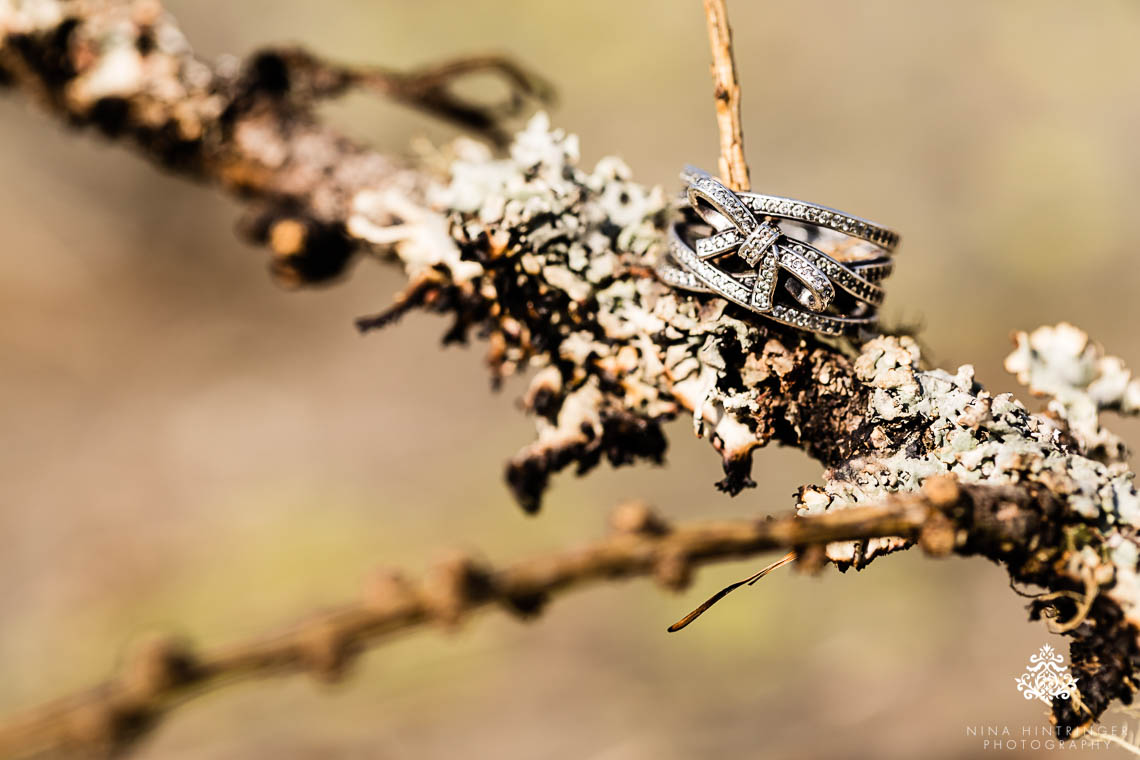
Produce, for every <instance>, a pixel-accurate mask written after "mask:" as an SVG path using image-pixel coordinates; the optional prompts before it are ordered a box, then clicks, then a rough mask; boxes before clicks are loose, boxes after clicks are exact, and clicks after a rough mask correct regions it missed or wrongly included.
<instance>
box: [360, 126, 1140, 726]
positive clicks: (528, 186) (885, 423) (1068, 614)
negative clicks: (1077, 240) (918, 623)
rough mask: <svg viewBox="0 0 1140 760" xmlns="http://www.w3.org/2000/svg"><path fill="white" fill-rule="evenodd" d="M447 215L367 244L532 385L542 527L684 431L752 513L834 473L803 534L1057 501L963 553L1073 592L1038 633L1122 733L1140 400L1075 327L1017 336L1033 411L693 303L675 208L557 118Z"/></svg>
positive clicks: (803, 506) (441, 212)
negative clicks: (1029, 497)
mask: <svg viewBox="0 0 1140 760" xmlns="http://www.w3.org/2000/svg"><path fill="white" fill-rule="evenodd" d="M428 197H429V198H430V199H431V204H430V206H431V207H430V209H429V208H426V207H425V208H422V209H419V210H416V209H404V210H402V211H399V210H394V209H398V208H399V203H400V201H398V200H396V199H394V198H387V199H385V198H384V197H383V196H381V195H379V194H374V195H365V196H363V197H358V198H357V202H356V203H355V204H354V207H355V208H356V209H357V212H358V213H357V217H354V220H353V222H352V223H351V224H350V226H349V229H350V231H352V232H354V233H355V234H359V235H361V236H363V237H364V238H366V239H367V240H369V241H371V242H373V243H376V244H380V245H384V246H388V247H394V250H395V252H396V254H397V256H398V257H399V258H400V259H401V261H402V262H403V264H404V266H405V268H406V269H407V271H408V273H409V276H410V277H411V278H412V280H413V289H414V291H413V290H410V291H409V294H408V296H407V300H409V301H410V300H413V295H414V299H415V300H416V301H417V303H419V304H420V305H423V306H425V307H427V308H431V309H434V310H436V311H440V312H445V313H448V314H450V315H452V316H453V317H454V319H455V326H454V327H453V328H452V330H451V331H449V333H448V338H449V339H463V338H465V337H466V336H467V335H468V334H469V333H472V332H478V333H479V334H480V335H482V336H483V337H485V338H486V339H487V340H488V343H489V345H490V353H489V363H490V365H491V368H492V371H493V374H494V377H495V378H496V380H498V379H501V378H503V377H505V376H507V375H510V374H513V373H516V372H520V371H523V370H527V371H529V372H531V381H530V386H529V388H528V389H527V390H526V392H525V393H524V394H523V405H524V407H525V409H526V410H527V411H529V412H530V413H532V414H533V415H534V416H535V419H536V423H537V427H538V436H537V439H536V440H535V441H534V442H533V443H532V444H530V445H529V446H527V447H525V448H524V449H523V450H522V451H520V452H519V453H518V454H517V455H516V456H515V457H514V458H513V459H512V460H511V462H510V465H509V467H508V479H509V481H510V483H511V486H512V488H513V490H514V492H515V494H516V496H517V498H518V499H519V501H520V503H522V504H523V506H525V507H527V508H528V509H536V508H537V507H538V504H539V501H540V498H541V495H542V493H543V491H544V489H545V488H546V486H547V484H548V480H549V478H550V475H551V474H552V473H554V472H557V471H559V470H562V469H564V468H566V467H570V466H573V467H576V468H577V470H578V471H579V472H583V471H586V470H588V469H590V468H592V467H593V466H595V465H596V464H597V463H598V462H599V461H601V459H602V458H603V457H605V458H607V459H608V460H609V461H611V462H612V463H614V464H624V463H629V462H632V461H635V460H637V459H649V460H654V461H656V460H660V459H661V457H662V456H663V454H664V449H665V439H664V435H663V433H662V431H661V424H662V423H663V422H664V421H666V420H668V419H671V418H673V417H675V416H678V415H681V414H689V415H691V418H692V420H693V426H694V431H695V432H696V434H697V435H699V436H703V437H706V438H707V439H708V440H709V441H710V442H711V443H712V444H713V446H714V447H715V448H716V450H717V451H718V452H719V453H720V455H721V456H722V458H723V461H724V467H725V478H724V480H722V481H721V482H720V483H719V485H720V487H721V488H723V489H725V490H727V491H729V492H731V493H738V492H739V491H740V490H741V489H743V488H745V487H747V486H748V485H750V484H751V479H750V477H749V475H750V469H751V456H752V454H753V452H754V451H755V450H756V449H757V448H759V447H762V446H764V445H765V444H767V443H768V442H770V441H778V442H780V443H784V444H789V445H794V446H798V447H801V448H803V449H804V450H806V451H807V452H808V453H810V454H811V455H812V456H814V457H816V458H817V459H818V460H819V461H820V462H822V463H823V464H824V465H825V466H826V467H827V469H826V471H825V472H824V476H823V478H822V482H821V483H820V484H817V485H810V486H806V487H804V488H803V489H802V490H801V495H800V500H799V505H798V506H799V509H800V510H801V511H802V512H804V513H810V512H817V511H821V510H826V509H840V508H843V507H845V506H847V505H850V504H854V503H860V502H871V501H878V500H880V499H881V498H882V497H883V495H884V494H886V493H889V492H892V491H898V490H911V489H916V488H919V487H920V486H921V485H922V483H923V482H924V481H926V480H927V479H929V478H930V477H931V476H934V475H942V474H945V473H950V474H953V475H954V476H956V477H957V478H958V479H959V480H961V481H964V482H969V483H991V484H997V483H1000V484H1015V485H1017V484H1020V485H1027V486H1031V487H1033V488H1040V489H1044V490H1045V492H1047V493H1049V494H1051V495H1052V496H1053V497H1055V499H1056V500H1055V501H1054V502H1052V503H1054V504H1056V503H1063V504H1064V505H1065V507H1064V511H1063V513H1060V514H1050V515H1046V516H1045V517H1046V518H1048V520H1051V521H1052V522H1048V523H1045V522H1043V523H1041V524H1040V525H1036V526H1021V528H1020V529H1019V530H1014V531H1012V534H1014V535H1019V536H1022V537H1023V538H1024V541H1025V543H1026V545H1020V544H1017V543H1016V542H1015V543H1012V544H1008V545H1006V544H1007V543H1008V542H1004V543H1003V542H998V544H997V545H989V544H979V545H977V546H970V545H959V546H958V547H957V549H956V550H957V551H959V552H962V553H982V554H985V555H986V556H989V557H990V558H991V559H994V560H995V561H999V562H1002V563H1004V564H1006V565H1007V566H1008V567H1009V570H1010V574H1011V577H1012V578H1014V579H1015V580H1017V581H1019V582H1022V583H1025V584H1032V585H1038V586H1044V587H1046V588H1047V589H1049V590H1050V591H1063V592H1064V594H1062V595H1061V596H1059V597H1049V599H1050V600H1051V601H1048V602H1044V601H1042V602H1034V605H1033V611H1034V614H1041V613H1042V612H1043V611H1045V610H1053V611H1055V612H1056V615H1057V617H1056V619H1057V621H1058V622H1057V623H1056V625H1057V626H1058V628H1059V629H1061V630H1065V632H1067V633H1068V634H1069V635H1071V636H1073V637H1074V645H1073V650H1072V651H1073V666H1074V668H1075V669H1076V670H1077V671H1078V675H1079V676H1080V677H1083V678H1084V680H1083V681H1082V682H1081V683H1082V692H1081V698H1082V699H1083V700H1084V701H1083V702H1081V703H1080V704H1083V705H1084V706H1085V707H1086V708H1087V709H1088V710H1091V711H1092V713H1094V714H1099V712H1100V711H1102V710H1103V709H1104V707H1105V706H1106V705H1107V704H1108V702H1109V701H1110V700H1111V699H1114V698H1128V697H1130V695H1131V681H1130V680H1129V678H1128V674H1130V673H1132V672H1133V671H1134V670H1135V667H1136V665H1137V664H1138V663H1140V654H1138V653H1137V647H1136V627H1137V625H1140V609H1138V602H1140V597H1138V593H1140V577H1138V575H1137V568H1136V564H1137V557H1138V555H1140V552H1138V544H1137V539H1136V528H1137V526H1138V525H1140V497H1138V495H1137V491H1136V489H1135V487H1134V485H1133V482H1132V473H1131V472H1130V471H1129V470H1128V469H1127V467H1126V466H1125V464H1124V463H1123V462H1124V457H1125V455H1126V452H1125V449H1124V447H1123V444H1122V443H1121V442H1120V441H1119V439H1117V438H1116V437H1115V436H1113V435H1112V434H1111V433H1109V432H1108V431H1107V430H1105V429H1104V427H1103V426H1102V424H1101V422H1100V419H1099V413H1100V412H1101V411H1104V410H1108V409H1115V410H1119V411H1122V412H1132V411H1135V410H1136V408H1137V407H1138V405H1140V404H1138V401H1140V383H1138V381H1136V380H1135V379H1133V378H1132V376H1131V374H1130V373H1129V372H1128V371H1127V370H1126V369H1125V368H1124V365H1123V363H1122V362H1120V361H1119V360H1118V359H1115V358H1113V357H1107V356H1104V355H1103V353H1102V352H1101V351H1100V349H1099V348H1097V347H1096V346H1095V345H1093V344H1092V343H1091V342H1090V341H1088V339H1087V337H1086V336H1084V335H1083V333H1079V331H1076V330H1075V328H1071V327H1069V326H1064V325H1063V326H1059V327H1057V328H1043V329H1042V330H1039V331H1037V332H1035V333H1033V334H1032V335H1028V336H1027V335H1018V336H1017V342H1018V348H1017V351H1015V352H1014V354H1013V355H1012V356H1011V357H1010V359H1009V361H1008V366H1009V368H1010V369H1011V371H1013V372H1015V373H1017V374H1018V376H1019V377H1020V378H1021V379H1022V381H1023V382H1026V383H1028V384H1029V385H1030V389H1031V391H1032V392H1034V393H1036V394H1039V395H1047V396H1049V402H1048V408H1047V409H1046V410H1045V411H1044V412H1043V413H1032V412H1030V411H1029V410H1028V409H1026V407H1025V406H1023V405H1022V404H1021V403H1020V402H1019V401H1018V400H1016V399H1015V398H1013V397H1012V396H1011V395H1010V394H1008V393H1005V394H998V395H993V394H991V393H989V392H988V391H986V390H985V389H983V388H982V387H980V386H979V385H978V383H977V382H976V381H975V379H974V372H973V369H972V368H971V367H970V366H969V365H965V366H963V367H960V368H959V369H958V370H957V371H956V372H953V373H951V372H947V371H944V370H940V369H933V370H926V369H921V365H922V357H921V352H920V349H919V347H918V344H917V343H916V342H915V341H913V340H911V339H910V338H907V337H891V336H883V337H878V338H875V339H873V340H870V341H869V342H867V343H866V344H865V345H863V346H846V347H844V346H840V345H835V344H826V343H823V342H820V341H818V340H816V339H815V338H813V337H811V336H808V335H805V334H802V333H797V332H794V331H792V330H789V329H784V328H780V327H777V326H774V325H770V324H767V323H765V322H763V321H762V320H756V319H753V318H751V317H749V316H748V315H747V314H745V313H743V312H742V311H741V310H739V309H737V308H735V307H733V306H731V305H729V304H727V303H726V302H725V301H723V300H721V299H718V298H714V297H694V296H692V295H689V294H684V293H678V292H674V291H672V290H670V289H669V288H667V287H665V286H664V285H662V284H661V283H659V282H658V281H657V280H656V279H654V277H653V275H652V269H653V264H654V260H655V257H656V256H657V255H659V247H660V241H661V237H662V230H663V228H664V225H665V223H666V220H667V209H666V201H665V197H664V194H663V193H662V192H661V191H660V190H658V189H652V190H650V189H646V188H643V187H642V186H640V185H638V184H636V183H634V182H633V181H632V180H631V176H630V172H629V170H628V169H627V168H626V167H625V165H624V164H622V163H621V162H619V161H616V160H614V159H606V160H603V161H601V162H599V163H598V164H597V165H596V166H595V167H594V168H593V169H586V168H584V167H582V166H581V165H580V161H579V155H578V146H577V141H576V140H575V139H574V138H573V137H572V136H569V135H566V134H564V133H562V132H561V131H558V130H551V129H550V127H549V124H548V123H547V121H546V120H545V118H544V117H538V118H536V119H535V120H534V121H532V122H531V124H530V126H529V127H528V128H527V130H526V131H524V132H523V133H522V134H521V135H520V136H519V139H518V141H517V142H516V144H515V145H514V147H513V148H512V150H511V152H510V155H509V156H507V157H505V158H495V157H494V156H492V155H491V154H490V153H489V152H488V151H487V150H486V149H484V148H482V147H480V146H476V145H474V144H471V143H463V144H460V145H459V146H457V147H456V148H455V149H454V156H453V160H452V161H451V163H450V169H449V171H448V172H447V173H446V178H445V179H444V180H442V181H440V182H439V183H438V184H437V185H436V186H435V187H433V188H431V189H429V191H428ZM405 202H406V201H405ZM433 214H437V216H436V217H435V218H433V217H432V215H433ZM393 215H394V216H398V217H399V218H400V219H401V220H402V223H401V224H399V225H393V224H392V223H391V221H390V217H391V216H393ZM373 216H378V218H379V221H377V222H370V221H369V219H370V217H373ZM440 220H446V221H445V222H442V221H440ZM444 231H446V232H444ZM444 234H446V238H447V239H446V240H442V239H441V236H443V235H444ZM425 283H426V286H427V287H426V288H425V287H424V286H425ZM997 519H1000V510H999V512H998V518H997ZM1031 528H1032V530H1031ZM1034 530H1038V531H1040V532H1038V533H1033V531H1034ZM965 535H966V532H965V531H963V532H961V533H960V534H959V539H960V540H966V539H965V538H962V536H965ZM900 548H905V543H904V542H903V541H902V540H900V539H890V538H886V539H874V540H871V541H865V542H859V543H844V544H833V545H831V546H830V547H829V548H828V556H829V557H830V558H831V559H832V560H833V561H834V562H836V563H837V564H838V565H839V566H840V567H848V566H855V567H862V566H864V565H865V564H866V563H867V562H869V561H870V560H871V559H873V558H875V557H876V556H880V555H882V554H884V553H886V552H889V551H893V550H897V549H900ZM1078 599H1079V600H1081V601H1080V602H1079V603H1078V602H1077V601H1076V600H1078ZM1066 710H1068V712H1066ZM1078 712H1079V711H1077V712H1074V711H1073V708H1072V706H1071V705H1068V706H1066V707H1064V708H1062V707H1058V711H1057V719H1058V721H1060V722H1062V723H1064V724H1065V725H1067V726H1084V725H1087V724H1088V722H1089V718H1088V715H1089V714H1088V713H1084V712H1079V714H1078Z"/></svg>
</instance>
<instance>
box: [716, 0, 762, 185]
mask: <svg viewBox="0 0 1140 760" xmlns="http://www.w3.org/2000/svg"><path fill="white" fill-rule="evenodd" d="M704 3H705V18H706V19H707V21H708V27H709V46H710V47H711V48H712V57H713V62H712V77H713V84H714V86H715V90H714V92H715V97H716V123H717V129H718V131H719V132H720V176H721V179H723V180H724V183H725V184H726V185H728V186H729V187H730V188H732V189H733V190H737V191H742V190H749V189H750V188H751V186H752V183H751V181H750V180H749V177H748V162H747V161H745V160H744V131H743V129H742V128H741V125H740V83H739V81H738V80H737V78H736V61H735V59H734V58H733V54H732V29H731V28H730V27H729V25H728V9H727V8H725V0H704Z"/></svg>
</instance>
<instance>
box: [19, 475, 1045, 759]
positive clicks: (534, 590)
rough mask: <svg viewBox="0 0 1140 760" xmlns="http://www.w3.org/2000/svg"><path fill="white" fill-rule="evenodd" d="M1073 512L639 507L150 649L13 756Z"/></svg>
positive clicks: (965, 494)
mask: <svg viewBox="0 0 1140 760" xmlns="http://www.w3.org/2000/svg"><path fill="white" fill-rule="evenodd" d="M1063 511H1064V509H1063V507H1062V506H1061V505H1060V504H1058V503H1057V502H1056V501H1055V500H1054V499H1053V498H1052V496H1051V495H1050V494H1048V493H1047V492H1045V491H1044V490H1041V489H1039V490H1038V491H1036V492H1033V491H1030V490H1026V489H1020V488H1012V487H1004V488H991V487H970V488H964V489H960V488H958V487H957V485H956V484H955V481H954V480H953V479H952V478H950V479H946V480H943V481H932V482H931V485H930V486H929V487H928V488H927V489H926V490H925V491H924V492H922V493H913V494H904V495H895V496H892V497H890V498H888V499H886V500H885V501H884V503H883V504H879V505H871V506H863V507H855V508H852V509H845V510H837V511H834V512H831V513H827V514H822V515H818V516H814V517H809V518H802V517H797V516H795V515H789V516H787V517H781V518H774V519H773V518H770V519H762V520H755V519H754V520H728V521H719V522H703V523H692V524H681V525H675V526H673V525H669V524H668V523H666V522H665V521H664V520H662V519H661V518H660V517H659V516H657V515H655V514H654V513H653V512H652V511H650V510H649V509H648V508H647V507H646V506H645V505H643V504H640V503H630V504H626V505H623V506H622V507H620V508H619V509H617V510H616V511H615V512H614V514H613V518H612V520H611V525H612V531H611V534H610V535H609V536H608V537H606V538H603V539H601V540H599V541H597V542H595V543H592V544H587V545H585V546H582V547H579V548H577V549H574V550H571V551H567V552H564V553H555V554H550V555H546V556H540V557H535V558H533V559H530V560H525V561H522V562H518V563H516V564H513V565H508V566H506V567H503V568H501V569H495V568H493V567H490V566H487V565H484V564H482V563H480V562H478V561H477V560H475V559H473V558H471V557H468V556H455V557H452V558H451V559H449V560H447V561H445V562H443V563H440V564H439V565H437V566H436V567H435V568H433V569H432V570H431V571H430V572H429V573H428V574H427V575H426V577H424V578H423V579H421V580H409V579H407V578H405V577H404V576H402V575H401V574H399V573H397V572H385V573H380V574H378V575H377V576H376V578H375V579H374V581H373V582H372V583H371V584H370V585H369V587H368V588H367V589H366V591H365V593H364V595H363V597H362V598H361V599H360V600H358V601H355V602H351V603H348V604H343V605H341V606H339V607H334V608H332V609H328V610H324V611H322V612H319V613H315V614H313V615H311V616H309V617H308V618H306V619H304V620H302V621H300V622H298V623H297V624H296V625H294V626H291V627H289V628H286V629H284V630H282V631H280V632H277V633H274V634H271V635H268V636H264V637H259V638H257V639H253V640H250V641H243V642H238V643H235V644H232V645H230V646H226V647H222V648H219V649H215V650H206V651H197V650H195V649H194V648H193V647H191V646H190V645H189V644H188V643H185V642H179V641H172V640H167V639H153V640H150V641H148V642H146V643H145V644H143V645H141V646H140V647H138V649H137V651H136V652H135V653H134V654H133V656H132V657H130V658H128V660H127V662H126V664H125V665H124V667H123V669H122V671H121V672H120V673H119V674H118V675H117V676H116V677H115V678H113V679H111V680H109V681H107V682H106V683H103V684H101V685H99V686H97V687H95V688H93V689H90V690H87V691H85V692H82V693H79V694H75V695H73V696H71V697H69V698H66V699H62V700H60V701H58V702H55V703H52V704H48V705H44V706H43V707H40V708H37V709H35V710H33V711H30V712H29V713H27V714H25V715H22V716H16V717H14V718H12V719H10V720H8V721H6V722H0V757H26V756H30V755H35V754H41V753H53V754H54V753H67V752H73V753H77V754H91V753H96V754H100V755H103V754H111V753H115V752H119V751H122V750H124V749H127V748H128V747H129V746H130V745H131V744H132V743H133V742H135V741H136V740H138V739H139V738H140V737H142V736H144V735H145V734H146V733H147V732H148V731H149V730H151V729H152V728H153V727H154V726H155V725H156V723H157V722H158V721H159V720H160V719H161V718H162V717H163V716H164V715H165V714H166V713H167V712H168V711H170V710H171V709H173V708H174V707H176V706H178V705H180V704H184V703H185V701H186V698H187V697H190V696H194V695H200V694H202V693H203V692H205V691H206V690H209V689H213V688H217V687H220V686H224V685H228V684H233V683H236V682H238V681H240V680H246V679H250V678H255V677H264V676H281V675H285V674H290V673H296V672H311V673H313V674H315V675H317V676H320V677H322V678H336V677H338V676H340V675H341V674H342V673H343V672H344V671H345V668H346V667H347V666H348V665H349V664H350V662H351V661H352V660H353V659H354V658H355V656H356V655H357V654H359V653H360V652H361V651H363V650H364V649H365V648H368V647H371V646H375V645H376V644H378V643H381V642H383V641H384V640H386V639H387V638H389V637H391V636H392V635H393V634H395V633H397V632H400V631H404V630H407V629H410V628H416V627H423V626H428V625H444V626H455V625H457V624H458V623H460V622H461V621H462V620H463V619H465V618H467V617H468V616H470V615H471V614H472V613H474V612H476V611H478V610H481V609H485V608H491V607H498V608H499V609H501V610H504V611H507V612H509V613H511V614H514V615H517V616H520V617H531V616H534V615H536V614H538V613H539V612H540V611H541V610H542V607H543V605H544V604H545V603H546V602H547V601H548V600H549V599H550V597H551V596H553V595H555V594H559V593H561V592H564V591H569V590H572V589H576V588H582V587H585V586H588V585H590V584H594V583H599V582H608V581H613V580H618V579H623V578H633V577H640V576H649V577H653V578H655V579H656V580H657V581H658V583H660V584H661V585H663V586H665V587H667V588H679V587H682V586H684V585H685V584H687V583H688V581H689V579H690V577H691V575H692V572H693V570H694V569H695V568H697V567H700V566H703V565H705V564H708V563H711V562H716V561H722V560H726V559H737V558H740V557H747V556H752V555H755V554H758V553H761V552H765V551H770V550H774V549H783V548H797V549H800V550H801V556H803V557H805V558H812V557H817V558H818V557H819V556H820V555H818V554H813V553H812V552H810V551H803V550H804V549H805V548H810V547H819V546H820V545H821V544H823V543H826V542H829V541H835V540H852V539H865V538H869V537H877V536H887V535H898V536H906V537H908V538H912V539H915V540H917V541H918V542H919V543H920V544H921V545H922V546H923V547H924V548H925V549H926V551H927V552H929V553H930V554H932V555H935V556H944V555H947V554H950V553H951V552H958V553H960V554H973V553H976V552H981V553H986V552H991V551H996V552H998V553H999V554H1000V552H1001V549H1000V547H1001V546H1003V545H1007V544H1012V543H1017V542H1018V541H1019V540H1020V539H1022V538H1023V537H1024V536H1025V535H1026V534H1027V533H1028V532H1031V531H1033V530H1034V529H1035V528H1036V526H1038V525H1039V524H1040V523H1041V522H1042V521H1043V520H1045V519H1046V518H1047V517H1061V516H1062V514H1063ZM963 526H968V527H963ZM808 561H809V562H810V561H811V560H810V559H809V560H808ZM809 569H812V568H810V567H809Z"/></svg>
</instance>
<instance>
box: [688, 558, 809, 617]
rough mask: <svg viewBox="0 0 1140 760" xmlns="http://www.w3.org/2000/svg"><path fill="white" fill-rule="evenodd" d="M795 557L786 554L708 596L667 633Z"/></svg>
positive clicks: (792, 560)
mask: <svg viewBox="0 0 1140 760" xmlns="http://www.w3.org/2000/svg"><path fill="white" fill-rule="evenodd" d="M796 556H797V555H796V553H795V552H788V553H787V554H785V555H784V556H783V557H781V558H780V559H778V560H776V561H775V562H773V563H772V564H770V565H768V566H767V567H765V568H763V569H762V570H761V571H760V572H758V573H754V574H752V575H750V576H748V577H747V578H745V579H744V580H742V581H737V582H736V583H732V584H729V585H728V586H725V587H724V588H722V589H721V590H720V591H718V592H716V593H715V594H713V595H712V596H710V597H709V598H708V599H707V600H705V602H704V603H702V604H701V606H700V607H697V608H696V609H695V610H693V611H692V612H690V613H689V614H688V615H685V617H683V618H681V619H680V620H678V621H677V622H676V623H673V625H671V626H669V627H668V628H667V629H666V630H667V631H669V633H676V632H677V631H679V630H681V629H682V628H684V627H685V626H687V625H688V624H689V623H691V622H693V621H694V620H696V619H697V618H699V617H700V616H701V615H703V614H705V613H706V612H707V611H708V609H709V608H710V607H712V606H713V605H714V604H716V603H717V602H719V601H720V600H721V599H724V598H725V597H726V596H728V595H729V594H731V593H732V592H733V591H735V590H736V589H738V588H740V587H741V586H751V585H752V584H754V583H756V581H758V580H760V579H761V578H763V577H764V576H765V575H767V574H768V573H770V572H772V571H773V570H776V569H778V568H781V567H783V566H784V565H786V564H788V563H789V562H794V561H795V559H796Z"/></svg>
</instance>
